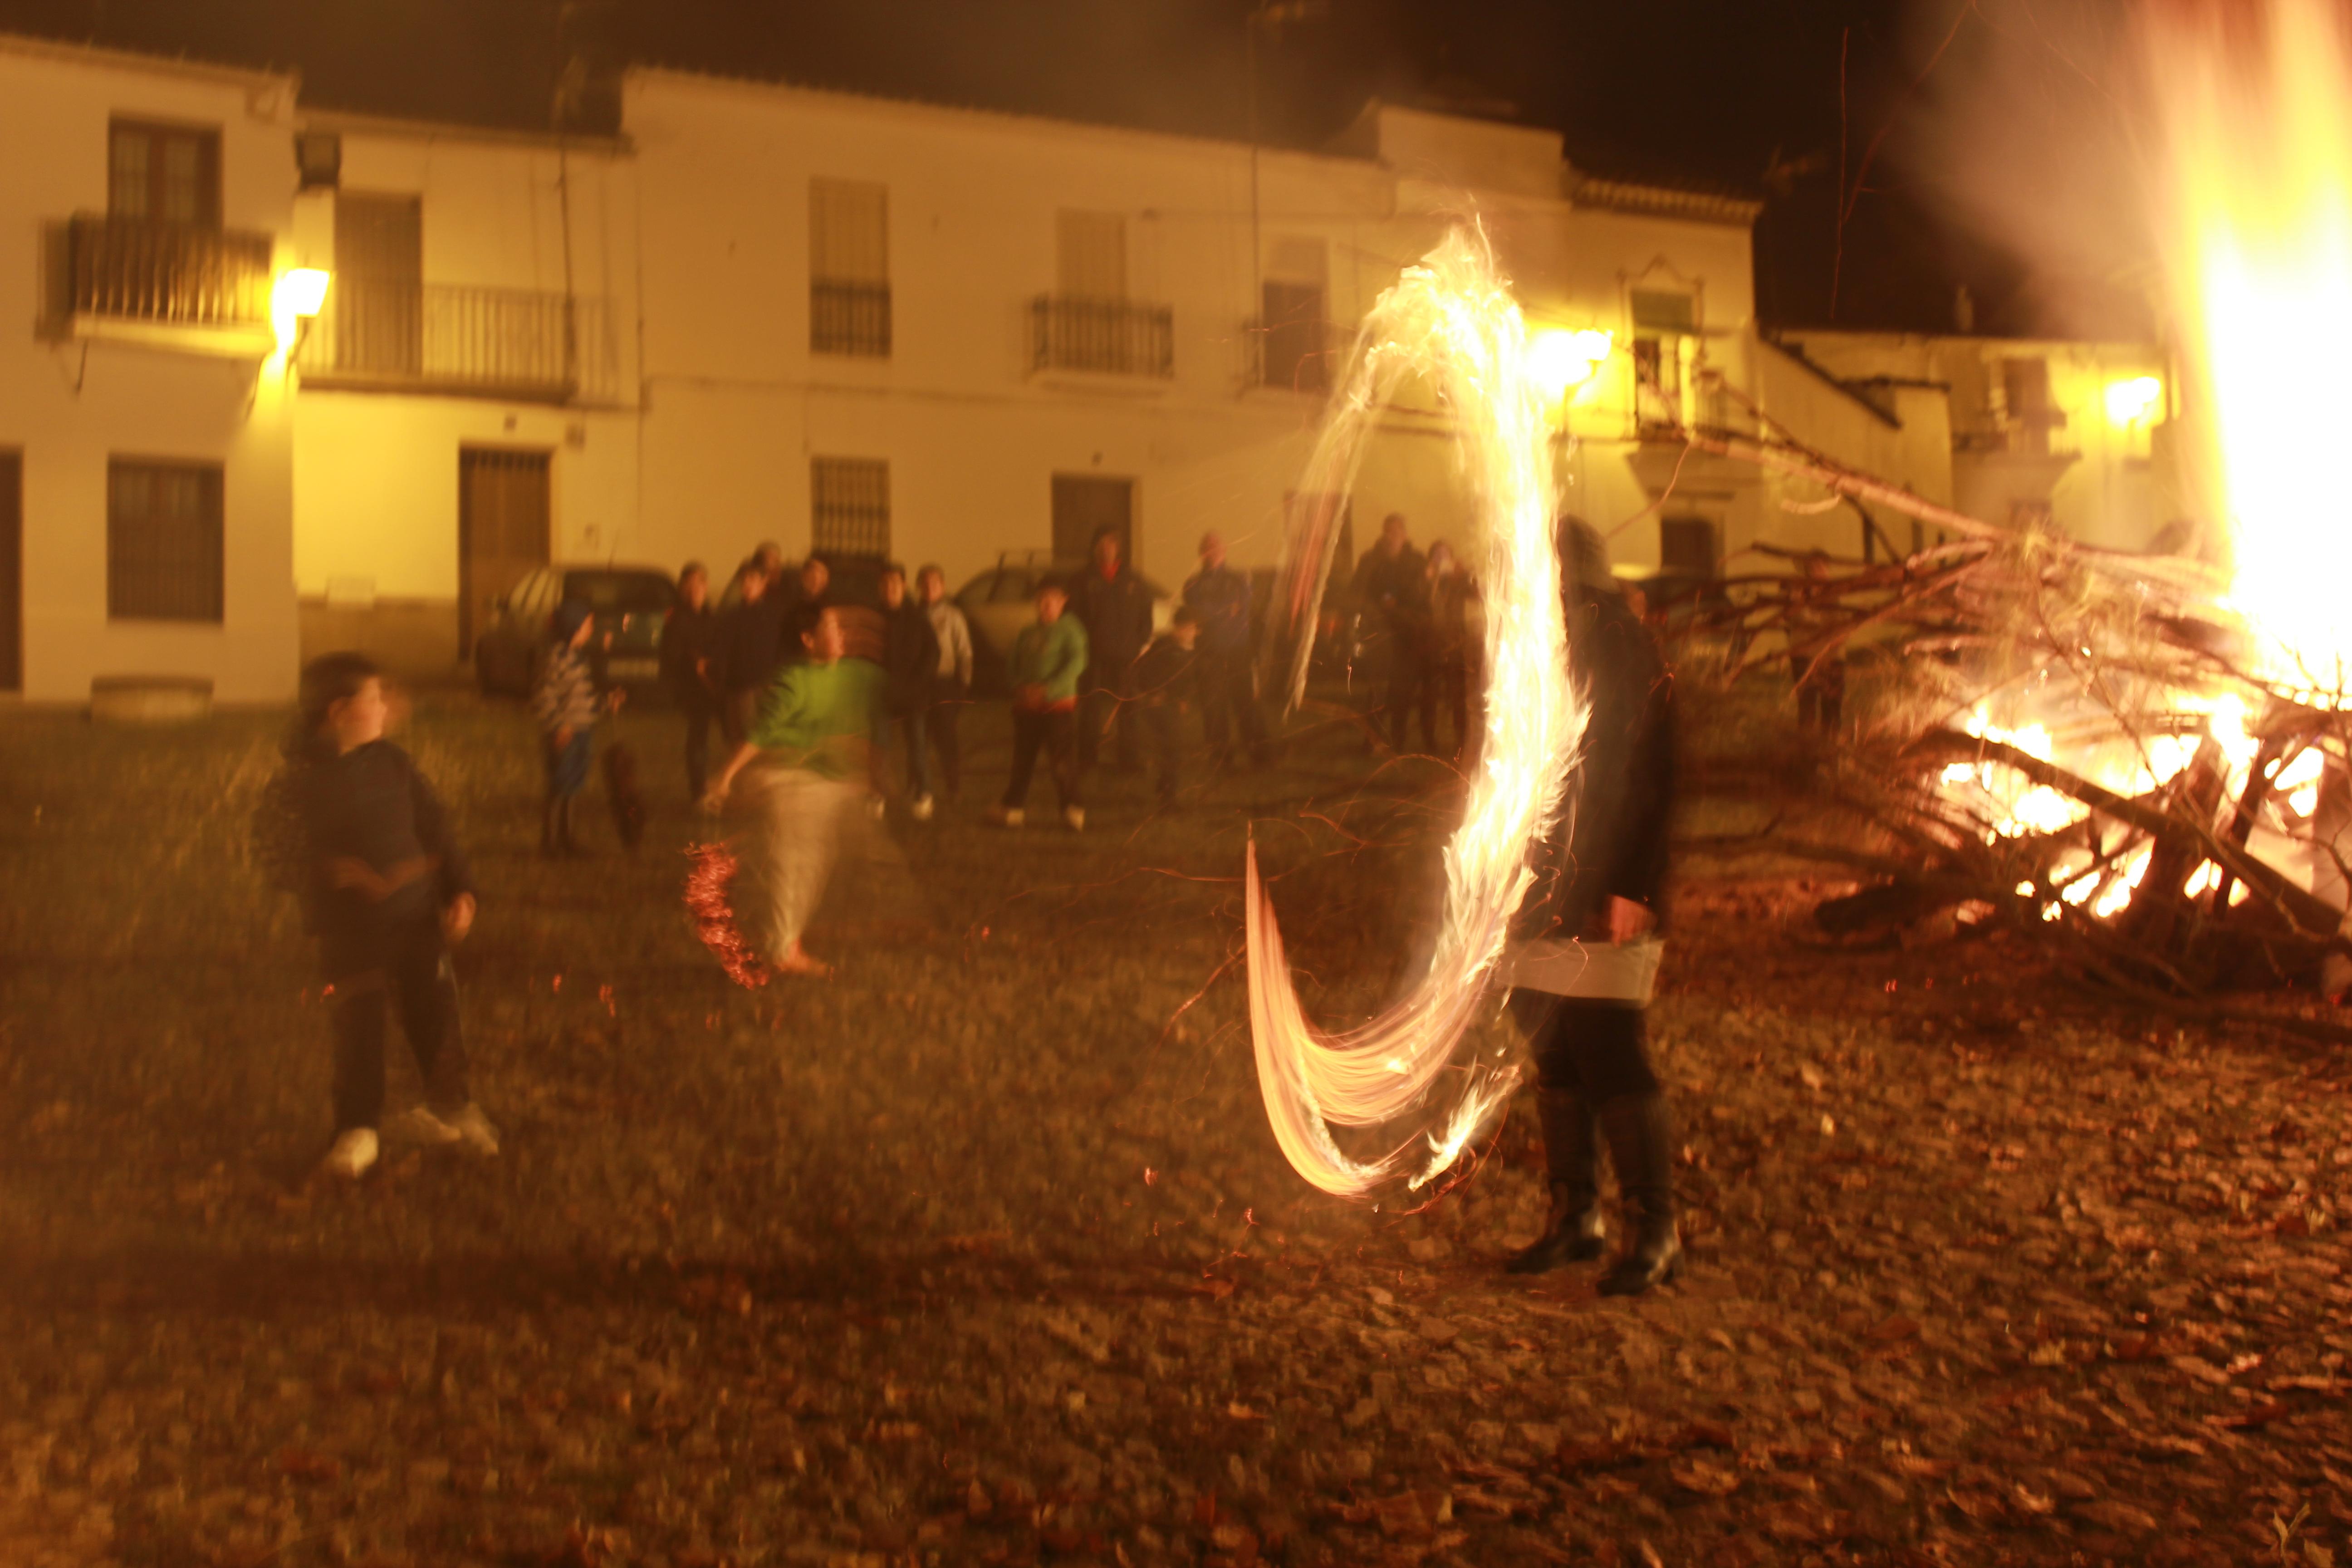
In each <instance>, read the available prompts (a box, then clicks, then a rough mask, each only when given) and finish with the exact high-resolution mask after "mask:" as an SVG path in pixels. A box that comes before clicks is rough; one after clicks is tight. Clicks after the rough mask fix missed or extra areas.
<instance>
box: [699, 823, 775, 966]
mask: <svg viewBox="0 0 2352 1568" xmlns="http://www.w3.org/2000/svg"><path fill="white" fill-rule="evenodd" d="M686 853H687V857H688V858H689V859H690V860H692V861H693V866H692V867H691V868H689V869H688V872H687V874H686V909H687V912H688V914H690V915H692V916H693V917H694V934H695V935H697V936H698V937H700V938H701V939H702V945H703V946H705V947H707V948H709V950H710V952H711V954H712V956H713V957H715V958H717V959H718V960H719V965H720V967H721V968H723V969H725V970H726V971H727V978H729V979H730V980H732V981H733V982H735V984H738V985H741V986H745V987H747V988H752V989H756V988H757V987H759V986H761V985H765V984H767V983H768V966H767V964H765V963H762V962H761V958H760V955H759V953H758V952H755V951H753V949H752V947H751V943H750V942H746V941H745V940H744V938H743V931H742V928H741V927H740V926H739V925H737V924H736V922H735V905H734V902H733V898H732V895H733V892H734V887H735V872H736V869H737V867H736V863H735V854H734V851H733V850H731V849H730V848H728V847H727V846H726V845H724V844H689V845H688V846H687V849H686Z"/></svg>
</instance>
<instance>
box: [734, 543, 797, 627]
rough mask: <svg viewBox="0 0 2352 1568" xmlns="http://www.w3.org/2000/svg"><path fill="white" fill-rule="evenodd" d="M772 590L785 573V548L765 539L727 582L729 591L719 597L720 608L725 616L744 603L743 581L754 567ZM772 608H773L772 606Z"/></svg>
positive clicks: (746, 557) (755, 547) (745, 558)
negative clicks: (727, 612)
mask: <svg viewBox="0 0 2352 1568" xmlns="http://www.w3.org/2000/svg"><path fill="white" fill-rule="evenodd" d="M755 566H756V567H758V568H759V572H760V575H761V578H762V579H764V580H765V582H766V584H767V585H768V586H769V587H770V588H773V587H774V586H775V584H776V582H777V580H778V579H779V578H781V577H782V575H783V572H784V547H783V546H782V545H781V544H779V543H777V542H775V541H774V540H772V539H763V540H761V542H759V543H758V544H757V545H755V546H754V547H753V548H752V551H751V554H749V555H747V556H745V557H744V558H743V563H742V564H741V565H740V566H738V567H736V568H735V575H733V576H732V577H730V578H729V579H728V580H727V590H726V592H724V593H722V594H721V595H719V611H720V612H721V613H722V614H723V613H725V612H726V611H729V610H731V609H733V608H734V607H735V606H736V605H740V604H741V603H742V602H743V579H744V577H745V576H746V575H747V574H749V573H750V572H751V569H752V568H753V567H755ZM771 607H772V606H771Z"/></svg>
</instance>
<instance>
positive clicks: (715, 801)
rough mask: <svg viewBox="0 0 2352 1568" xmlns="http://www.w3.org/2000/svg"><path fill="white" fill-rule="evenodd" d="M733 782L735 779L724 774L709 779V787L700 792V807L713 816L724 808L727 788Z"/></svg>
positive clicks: (725, 807)
mask: <svg viewBox="0 0 2352 1568" xmlns="http://www.w3.org/2000/svg"><path fill="white" fill-rule="evenodd" d="M734 782H735V781H734V780H733V779H731V778H729V777H727V776H726V775H724V774H721V775H720V776H719V777H718V778H715V779H712V780H711V781H710V787H709V789H706V790H704V791H703V792H702V809H703V810H705V811H707V812H709V814H710V815H711V816H718V815H719V813H720V812H722V811H724V810H726V809H727V788H728V786H729V785H730V784H733V783H734Z"/></svg>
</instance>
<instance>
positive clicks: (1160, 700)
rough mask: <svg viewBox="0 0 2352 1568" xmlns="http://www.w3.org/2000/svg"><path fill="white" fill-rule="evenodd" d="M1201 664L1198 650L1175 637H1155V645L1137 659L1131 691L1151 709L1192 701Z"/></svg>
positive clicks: (1131, 680)
mask: <svg viewBox="0 0 2352 1568" xmlns="http://www.w3.org/2000/svg"><path fill="white" fill-rule="evenodd" d="M1200 661H1201V655H1200V651H1199V650H1198V649H1197V648H1188V647H1185V646H1184V645H1183V644H1181V643H1180V642H1178V641H1177V640H1176V639H1175V638H1174V637H1170V636H1165V635H1163V636H1160V637H1154V638H1153V639H1152V642H1151V646H1150V647H1148V648H1145V649H1144V650H1143V651H1142V652H1141V653H1139V654H1138V655H1137V656H1136V658H1135V663H1134V665H1133V667H1132V668H1131V669H1130V670H1129V679H1128V687H1127V689H1128V690H1129V691H1130V692H1132V693H1133V694H1134V696H1135V699H1136V700H1138V701H1139V702H1141V703H1142V704H1143V705H1144V706H1145V707H1147V708H1172V707H1174V706H1176V705H1177V704H1179V703H1183V702H1190V701H1192V697H1193V683H1194V681H1195V680H1196V679H1198V678H1199V670H1200Z"/></svg>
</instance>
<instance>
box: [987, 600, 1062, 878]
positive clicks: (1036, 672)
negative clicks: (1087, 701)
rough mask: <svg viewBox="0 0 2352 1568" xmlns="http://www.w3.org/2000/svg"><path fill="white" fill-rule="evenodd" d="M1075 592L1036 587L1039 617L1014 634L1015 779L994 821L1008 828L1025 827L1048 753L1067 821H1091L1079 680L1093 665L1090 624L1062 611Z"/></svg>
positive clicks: (1008, 665)
mask: <svg viewBox="0 0 2352 1568" xmlns="http://www.w3.org/2000/svg"><path fill="white" fill-rule="evenodd" d="M1068 604H1069V595H1067V594H1066V593H1065V592H1064V591H1063V589H1062V585H1061V584H1058V583H1048V584H1045V586H1043V587H1041V588H1039V589H1038V590H1037V620H1036V623H1035V624H1034V625H1033V626H1024V628H1022V632H1021V635H1020V636H1019V637H1016V638H1014V639H1013V653H1012V656H1011V657H1010V658H1008V659H1006V660H1005V674H1006V675H1007V677H1008V678H1009V679H1011V681H1012V683H1013V779H1012V782H1011V783H1009V784H1006V785H1005V788H1004V798H1003V801H1001V802H999V803H998V804H997V805H993V806H991V807H990V808H989V812H988V819H989V820H990V821H991V822H993V823H996V824H998V825H999V826H1004V827H1018V826H1021V824H1022V822H1023V820H1024V816H1025V814H1026V808H1027V805H1028V802H1029V781H1030V779H1031V778H1033V777H1034V776H1035V774H1036V772H1037V756H1038V753H1039V752H1044V753H1045V761H1046V766H1047V767H1049V768H1050V769H1052V771H1053V774H1054V788H1055V793H1056V794H1057V795H1059V796H1060V797H1061V802H1062V820H1063V821H1064V822H1066V823H1067V824H1068V825H1069V827H1070V831H1071V832H1073V833H1076V832H1077V831H1078V830H1079V829H1081V828H1083V827H1085V826H1086V825H1087V808H1086V807H1085V806H1084V805H1081V804H1080V803H1079V800H1078V758H1077V728H1078V677H1079V676H1080V675H1081V674H1082V673H1083V672H1084V671H1085V669H1086V668H1087V628H1086V627H1084V626H1080V625H1079V624H1078V621H1077V617H1076V616H1066V615H1064V614H1063V613H1062V612H1063V609H1064V608H1065V607H1066V605H1068Z"/></svg>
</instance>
